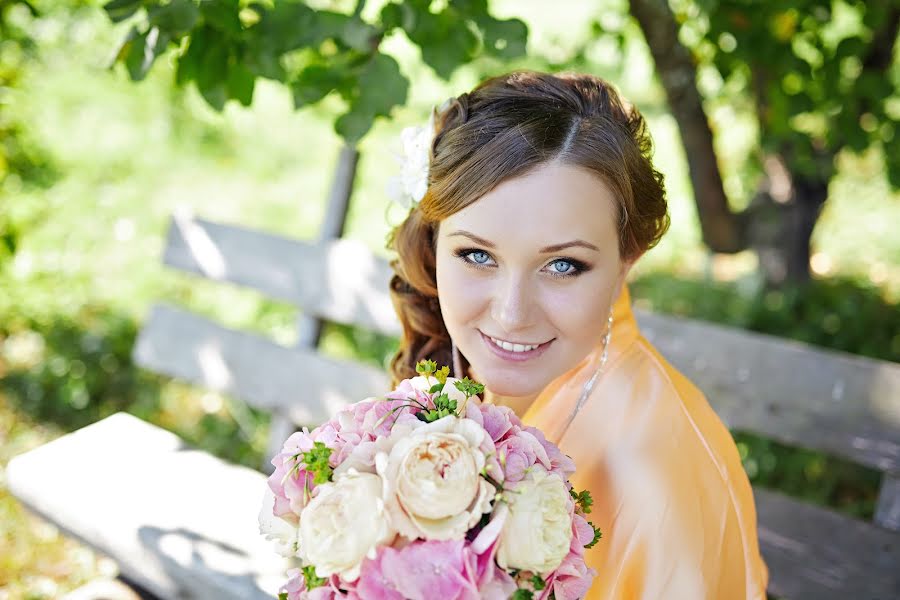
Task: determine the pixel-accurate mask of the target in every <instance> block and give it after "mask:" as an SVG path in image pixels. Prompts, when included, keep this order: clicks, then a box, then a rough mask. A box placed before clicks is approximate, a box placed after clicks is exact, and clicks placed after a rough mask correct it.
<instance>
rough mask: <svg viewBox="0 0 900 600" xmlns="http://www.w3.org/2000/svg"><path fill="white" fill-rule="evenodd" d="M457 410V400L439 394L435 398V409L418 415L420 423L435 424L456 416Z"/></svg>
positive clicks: (420, 412) (423, 411)
mask: <svg viewBox="0 0 900 600" xmlns="http://www.w3.org/2000/svg"><path fill="white" fill-rule="evenodd" d="M456 410H457V406H456V400H451V399H450V397H449V396H447V394H439V395H438V396H436V397H435V398H434V408H431V409H427V410H422V411H419V412H417V413H416V417H418V418H419V420H420V421H425V422H426V423H433V422H434V421H437V420H438V419H443V418H444V417H447V416H449V415H455V414H456Z"/></svg>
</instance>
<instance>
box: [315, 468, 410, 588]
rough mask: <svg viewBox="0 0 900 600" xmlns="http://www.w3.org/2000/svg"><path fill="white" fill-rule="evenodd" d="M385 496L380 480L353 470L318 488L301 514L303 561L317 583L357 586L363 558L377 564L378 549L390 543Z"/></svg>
mask: <svg viewBox="0 0 900 600" xmlns="http://www.w3.org/2000/svg"><path fill="white" fill-rule="evenodd" d="M381 490H382V484H381V478H380V477H378V475H374V474H372V473H359V472H357V471H355V470H353V469H351V470H349V471H348V472H347V473H346V474H344V475H343V476H341V477H339V478H338V479H336V480H335V481H334V482H333V483H325V484H322V485H320V486H319V488H318V495H316V497H315V498H313V499H312V500H310V502H309V504H307V505H306V508H304V509H303V512H302V513H300V558H302V559H303V560H304V561H306V562H307V563H310V564H312V565H315V567H316V574H317V575H318V576H319V577H328V576H330V575H332V574H334V573H337V574H339V575H340V576H341V578H343V579H344V580H345V581H353V580H354V579H356V578H357V577H359V567H360V564H361V563H362V560H363V558H365V557H369V558H375V550H376V548H377V547H378V546H381V545H383V544H387V543H389V542H390V541H392V539H393V537H394V535H395V533H394V531H392V530H391V528H390V526H389V525H388V522H387V519H386V518H385V514H384V501H383V500H382V499H381Z"/></svg>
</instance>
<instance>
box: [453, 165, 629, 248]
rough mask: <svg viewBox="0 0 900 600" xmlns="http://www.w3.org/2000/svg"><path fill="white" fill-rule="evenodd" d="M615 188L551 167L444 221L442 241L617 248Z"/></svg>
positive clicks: (591, 177)
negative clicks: (457, 236) (455, 235)
mask: <svg viewBox="0 0 900 600" xmlns="http://www.w3.org/2000/svg"><path fill="white" fill-rule="evenodd" d="M617 204H618V203H617V202H616V200H615V196H614V195H613V192H612V190H611V189H610V187H609V186H608V185H607V184H606V183H605V182H604V181H603V180H602V179H601V178H600V177H599V176H597V175H595V174H593V173H591V172H590V171H587V170H586V169H582V168H580V167H576V166H572V165H565V164H557V163H551V164H547V165H542V166H540V167H538V168H536V169H535V170H533V171H530V172H529V173H527V174H525V175H523V176H521V177H516V178H513V179H509V180H507V181H504V182H503V183H501V184H500V185H498V186H497V187H496V188H494V189H493V190H491V191H490V192H488V193H487V194H485V195H484V196H482V197H481V198H479V199H478V200H476V201H475V202H473V203H472V204H470V205H469V206H467V207H465V208H464V209H462V210H460V211H458V212H456V213H454V214H452V215H450V216H449V217H447V218H445V219H444V220H443V221H441V224H440V235H441V236H442V237H443V236H445V235H449V234H450V233H452V232H453V231H455V230H457V229H464V230H466V231H469V232H471V233H475V234H476V235H479V236H481V237H484V238H487V239H488V240H490V241H493V242H495V243H497V244H499V245H503V244H504V242H505V241H507V240H509V241H516V242H526V241H527V242H532V243H533V244H534V245H535V246H538V245H540V246H544V245H551V244H557V243H563V242H567V241H570V240H573V239H576V238H580V239H583V240H585V241H588V242H591V243H593V244H595V245H597V246H600V247H609V246H617V245H618V233H617V227H616V221H617V215H618V207H617Z"/></svg>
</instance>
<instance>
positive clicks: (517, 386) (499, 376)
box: [473, 366, 548, 398]
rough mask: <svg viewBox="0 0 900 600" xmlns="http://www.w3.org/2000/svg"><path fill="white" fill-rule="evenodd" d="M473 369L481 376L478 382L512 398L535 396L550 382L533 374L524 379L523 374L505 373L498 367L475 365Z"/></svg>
mask: <svg viewBox="0 0 900 600" xmlns="http://www.w3.org/2000/svg"><path fill="white" fill-rule="evenodd" d="M473 369H474V371H475V373H476V374H477V375H478V377H479V379H478V382H479V383H482V384H484V386H485V388H487V389H488V391H490V392H491V393H492V394H494V395H496V396H507V397H511V398H521V397H524V396H535V395H537V394H539V393H540V392H541V391H542V390H543V389H544V387H545V386H546V384H547V383H548V382H544V381H543V380H541V381H537V380H536V379H535V378H534V377H533V376H532V377H528V378H527V379H523V378H522V377H521V374H516V373H504V372H503V371H498V370H497V369H486V370H479V369H478V367H477V366H473ZM532 375H533V374H532Z"/></svg>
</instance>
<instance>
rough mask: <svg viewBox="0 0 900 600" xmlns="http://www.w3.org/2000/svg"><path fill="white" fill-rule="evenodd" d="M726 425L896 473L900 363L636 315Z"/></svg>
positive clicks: (899, 435)
mask: <svg viewBox="0 0 900 600" xmlns="http://www.w3.org/2000/svg"><path fill="white" fill-rule="evenodd" d="M636 313H637V319H638V322H639V324H640V326H641V330H642V332H643V334H644V336H645V337H647V339H648V340H650V341H651V342H652V343H653V344H654V345H655V346H656V347H657V348H658V349H659V351H660V352H661V353H662V354H663V355H664V356H665V357H666V359H667V360H669V361H670V362H671V363H672V364H673V365H675V367H677V368H678V369H679V370H680V371H682V372H683V373H684V374H685V375H686V376H687V377H688V379H690V380H691V381H693V382H694V383H695V384H696V385H697V386H698V387H699V388H700V389H702V390H703V391H704V392H705V394H706V395H707V397H708V399H709V401H710V403H711V404H712V406H713V408H714V409H715V410H716V412H717V413H718V414H719V415H720V416H721V417H722V418H723V420H724V421H725V422H726V423H727V424H728V426H729V427H731V428H733V429H742V430H748V431H754V432H758V433H761V434H762V435H765V436H767V437H771V438H773V439H776V440H780V441H783V442H785V443H788V444H792V445H796V446H801V447H807V448H812V449H818V450H823V451H826V452H828V453H832V454H835V455H838V456H843V457H846V458H849V459H851V460H853V461H855V462H858V463H860V464H863V465H868V466H871V467H874V468H876V469H879V470H882V471H891V472H898V471H900V365H898V364H895V363H889V362H884V361H877V360H871V359H867V358H863V357H858V356H853V355H849V354H842V353H838V352H831V351H825V350H819V349H816V348H813V347H811V346H809V345H806V344H801V343H798V342H792V341H789V340H783V339H779V338H776V337H773V336H767V335H761V334H757V333H753V332H749V331H743V330H739V329H735V328H728V327H723V326H720V325H715V324H711V323H703V322H700V321H692V320H688V319H676V318H674V317H669V316H662V315H656V314H651V313H648V312H645V311H636Z"/></svg>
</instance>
